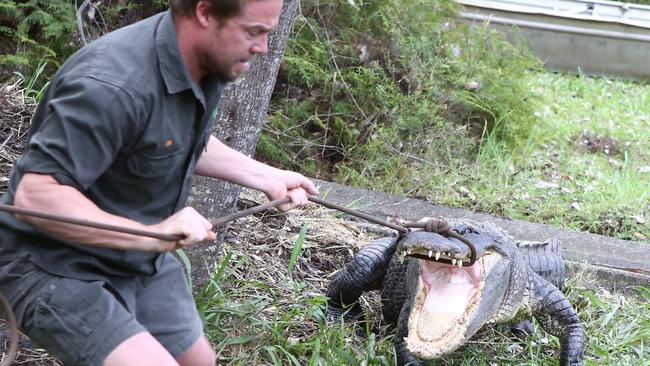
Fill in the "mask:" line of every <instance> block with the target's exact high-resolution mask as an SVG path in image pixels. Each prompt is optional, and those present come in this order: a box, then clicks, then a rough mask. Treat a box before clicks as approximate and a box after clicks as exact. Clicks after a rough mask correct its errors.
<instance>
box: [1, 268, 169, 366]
mask: <svg viewBox="0 0 650 366" xmlns="http://www.w3.org/2000/svg"><path fill="white" fill-rule="evenodd" d="M22 259H23V258H16V259H15V260H14V261H13V262H12V263H11V264H9V265H7V266H6V267H4V268H3V271H2V275H1V276H0V291H1V292H2V293H3V294H4V295H5V296H6V297H7V298H8V299H9V301H10V303H11V304H12V307H13V309H14V312H15V314H16V318H17V321H18V324H19V326H20V327H21V328H22V330H23V331H24V333H25V334H27V336H29V337H30V338H31V339H32V340H33V341H34V342H35V343H37V344H38V345H39V346H41V347H43V348H45V349H47V350H48V351H50V352H51V353H52V354H54V355H55V356H57V357H58V358H60V359H61V360H62V361H63V362H64V363H65V364H66V365H92V366H101V365H102V364H103V363H104V361H105V360H106V357H107V356H108V355H109V354H111V353H113V351H114V350H115V349H117V348H118V347H120V346H122V345H123V344H126V347H128V346H129V344H130V343H129V342H127V340H130V339H132V338H133V337H134V336H136V335H139V334H146V331H147V330H146V329H145V328H144V327H143V326H142V325H141V324H140V323H138V322H137V320H136V318H135V315H134V314H133V313H132V312H130V311H128V310H127V309H126V308H125V307H124V306H123V305H122V303H121V302H120V301H118V300H117V299H116V298H115V295H114V294H113V293H112V292H111V291H109V290H108V289H107V285H106V284H105V283H104V282H102V281H83V280H78V279H73V278H67V277H59V276H56V275H52V274H50V273H47V272H45V271H43V270H41V269H40V268H38V267H37V266H35V265H33V264H31V263H30V262H29V261H25V260H22ZM149 337H151V336H149ZM144 338H146V337H143V336H138V337H135V338H134V339H135V340H136V341H139V340H142V339H144ZM151 338H152V337H151ZM138 344H140V343H138ZM145 346H146V344H145ZM157 346H158V349H162V351H163V352H157V349H156V348H155V345H152V346H150V347H143V348H142V349H137V350H136V349H135V348H129V349H132V350H133V351H132V353H131V354H130V355H128V359H132V358H134V357H139V352H141V351H144V352H147V354H149V353H155V354H159V353H160V354H165V353H167V358H168V359H170V360H171V363H170V365H174V364H175V361H174V360H173V357H171V355H169V353H168V352H166V351H164V349H163V347H162V346H160V345H159V344H158V345H157ZM118 354H119V353H118ZM147 357H150V356H147ZM130 364H132V365H139V364H141V363H130ZM153 364H155V363H152V365H153ZM160 364H163V365H164V363H160ZM125 365H126V364H125Z"/></svg>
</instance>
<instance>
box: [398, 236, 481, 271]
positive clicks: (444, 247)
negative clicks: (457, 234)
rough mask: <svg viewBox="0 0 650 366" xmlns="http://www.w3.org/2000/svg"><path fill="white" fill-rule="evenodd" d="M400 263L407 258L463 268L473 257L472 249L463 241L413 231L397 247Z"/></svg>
mask: <svg viewBox="0 0 650 366" xmlns="http://www.w3.org/2000/svg"><path fill="white" fill-rule="evenodd" d="M397 253H399V255H400V261H403V260H404V258H405V257H406V256H410V257H415V258H419V259H424V260H430V261H437V262H442V263H449V264H452V265H457V266H459V267H462V266H463V263H468V262H469V261H470V257H471V251H470V248H469V247H468V246H467V245H466V244H465V243H463V242H462V241H460V240H458V239H455V238H447V237H444V236H442V235H440V234H437V233H431V232H427V231H412V232H410V233H408V234H406V235H405V236H404V237H403V238H402V239H401V240H400V242H399V244H398V245H397Z"/></svg>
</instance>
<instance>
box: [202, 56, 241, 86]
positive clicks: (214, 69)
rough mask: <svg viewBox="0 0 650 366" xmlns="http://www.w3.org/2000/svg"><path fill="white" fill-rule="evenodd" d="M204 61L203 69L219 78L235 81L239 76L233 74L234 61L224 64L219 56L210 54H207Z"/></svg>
mask: <svg viewBox="0 0 650 366" xmlns="http://www.w3.org/2000/svg"><path fill="white" fill-rule="evenodd" d="M203 61H204V62H203V70H205V72H206V74H208V75H211V76H213V77H215V78H217V79H219V80H223V81H235V80H236V79H237V78H238V77H239V75H237V76H233V75H232V69H233V65H234V64H233V63H229V64H228V65H224V64H223V63H222V62H219V61H220V60H219V59H218V58H217V57H215V56H214V55H210V54H206V55H205V57H204V58H203Z"/></svg>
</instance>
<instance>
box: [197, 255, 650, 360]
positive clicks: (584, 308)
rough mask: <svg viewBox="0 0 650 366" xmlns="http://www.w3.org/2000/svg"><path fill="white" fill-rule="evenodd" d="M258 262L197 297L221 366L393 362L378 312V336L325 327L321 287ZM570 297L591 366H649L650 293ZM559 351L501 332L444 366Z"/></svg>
mask: <svg viewBox="0 0 650 366" xmlns="http://www.w3.org/2000/svg"><path fill="white" fill-rule="evenodd" d="M288 250H289V248H287V251H288ZM257 260H258V259H256V258H253V257H251V256H248V255H246V254H242V253H238V254H237V255H234V256H233V255H232V252H230V255H227V256H226V257H225V259H224V261H223V262H222V263H221V265H220V267H219V270H218V271H217V273H218V274H217V275H216V276H215V278H214V281H213V282H212V283H211V284H210V285H209V286H208V287H207V288H206V289H204V291H202V292H201V294H200V295H199V297H198V303H199V308H200V311H201V312H202V314H203V316H204V317H205V324H206V332H207V333H208V335H209V338H210V340H211V341H212V342H213V344H214V345H215V348H216V351H217V354H218V355H219V364H220V365H394V364H395V360H394V351H393V346H392V339H393V334H392V333H391V331H390V330H389V329H386V328H385V327H382V326H380V325H378V319H377V317H378V311H379V310H378V309H372V308H371V309H370V310H369V319H370V320H371V322H372V323H371V326H369V328H378V332H377V333H372V332H371V333H370V336H368V337H363V336H360V335H359V334H358V333H357V332H356V329H353V327H351V326H349V325H343V324H334V325H328V324H325V321H324V311H325V310H324V306H325V301H326V298H325V297H324V296H323V293H324V292H323V288H322V287H323V285H324V284H323V282H322V281H314V280H313V279H312V280H310V279H308V278H302V279H296V280H291V279H289V278H286V279H282V278H276V279H275V280H271V281H268V280H266V279H264V277H265V276H264V274H263V273H262V272H261V271H258V270H256V266H259V265H260V264H259V263H258V262H257ZM566 292H567V296H568V298H569V300H570V301H571V302H572V303H573V304H574V306H575V307H576V308H577V309H578V311H579V315H580V317H581V319H582V321H583V323H584V325H585V328H586V333H587V336H588V343H587V348H586V350H585V359H586V363H585V364H586V365H617V366H624V365H635V366H636V365H650V361H649V360H650V290H648V289H639V291H638V297H625V296H623V295H621V294H615V293H614V294H612V293H609V292H607V291H604V290H601V291H598V292H594V291H590V290H586V289H580V288H577V287H571V285H570V287H569V290H568V291H566ZM368 302H369V303H373V300H372V299H370V300H369V301H368ZM538 332H540V331H538ZM558 347H559V345H558V341H557V339H556V338H554V337H552V336H548V335H546V334H543V333H538V334H537V335H535V336H531V337H529V338H528V339H527V340H525V341H523V342H518V341H516V340H514V339H512V338H510V337H509V336H508V335H507V334H505V333H504V330H503V329H502V328H499V327H497V328H491V329H490V330H488V331H486V332H484V333H483V334H482V335H481V336H480V337H479V338H477V339H475V340H472V341H470V342H469V343H468V344H467V345H466V346H465V347H463V348H462V349H461V350H459V351H457V352H456V353H455V354H453V355H452V356H449V357H446V358H445V359H444V361H445V363H444V364H448V365H478V366H483V365H485V366H492V365H496V364H498V365H557V362H558V361H557V355H556V353H557V351H558Z"/></svg>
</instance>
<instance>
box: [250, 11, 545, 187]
mask: <svg viewBox="0 0 650 366" xmlns="http://www.w3.org/2000/svg"><path fill="white" fill-rule="evenodd" d="M456 6H457V5H456V3H455V2H453V1H450V0H443V1H433V0H408V1H393V0H381V1H374V2H369V3H363V4H357V3H356V2H349V1H344V0H339V1H333V2H327V3H321V2H313V1H307V2H304V3H303V4H302V11H303V12H302V14H301V15H300V16H299V17H298V19H297V21H296V24H295V26H294V33H293V35H292V37H291V38H290V40H289V43H288V47H287V50H286V53H285V62H284V64H283V68H282V74H281V76H280V83H278V88H277V93H276V95H275V98H274V103H275V104H276V106H277V107H278V112H277V113H279V114H281V117H279V116H277V115H276V117H275V118H273V120H272V121H271V123H270V124H269V125H268V126H267V131H266V132H265V134H266V135H267V136H270V137H272V138H273V139H276V140H279V141H281V142H280V143H276V144H275V145H274V147H275V149H273V150H272V149H269V144H268V143H267V142H264V138H262V140H263V144H262V147H261V148H258V151H257V153H258V155H259V156H260V157H261V158H263V159H265V160H267V161H274V162H276V163H280V164H286V162H287V161H291V163H290V164H289V165H287V166H289V167H291V168H296V167H298V168H300V169H301V170H302V169H303V163H302V162H303V161H305V162H309V163H307V164H306V165H310V166H313V165H314V164H313V162H314V161H316V162H317V166H319V167H320V168H319V169H317V170H316V171H314V170H313V169H309V170H307V169H305V170H302V171H303V172H306V173H308V174H311V175H314V173H316V174H315V175H317V176H320V177H322V178H326V179H331V178H332V177H336V178H337V179H338V180H339V181H341V182H344V183H351V184H358V185H365V184H364V183H363V182H369V181H373V180H376V179H377V178H382V177H396V176H397V177H401V178H403V179H402V182H398V181H397V180H395V179H392V180H391V181H390V182H388V181H386V182H387V183H386V184H387V186H383V187H382V186H380V187H377V186H376V185H374V187H375V188H380V189H386V190H389V191H392V192H395V193H404V192H408V191H410V190H412V189H414V187H413V185H412V184H410V182H413V181H414V177H413V176H412V174H411V173H410V172H409V168H411V165H421V164H427V165H433V166H437V167H438V168H439V169H443V170H444V169H446V168H445V166H448V165H450V164H455V163H454V162H453V161H452V159H458V158H459V159H461V161H465V160H468V159H472V158H473V154H474V152H475V151H476V150H475V146H473V144H468V143H467V142H466V137H467V136H468V135H469V136H475V137H476V138H481V136H483V137H485V134H494V136H495V137H496V138H497V139H498V140H499V141H500V142H501V143H505V144H510V145H516V144H518V143H520V142H521V141H524V140H525V139H526V136H527V132H528V131H529V130H530V126H531V125H533V124H534V123H536V118H535V117H534V116H533V110H532V107H531V106H530V103H529V101H530V99H532V96H531V95H530V93H528V91H527V88H526V85H525V84H524V78H523V74H524V73H525V72H526V70H527V69H530V68H537V67H538V62H537V61H536V60H535V59H534V58H533V57H531V56H530V55H529V54H527V53H526V52H523V51H519V50H518V49H516V48H514V47H512V46H510V45H509V44H508V43H506V42H505V41H504V40H503V39H502V38H501V37H500V36H499V35H498V34H496V33H494V32H490V31H488V30H486V29H472V28H467V27H466V26H465V25H464V24H462V23H460V22H458V21H457V20H456V19H455V12H456ZM404 19H408V21H402V20H404ZM468 85H470V87H468ZM471 85H478V87H472V86H471ZM279 150H283V152H282V153H280V152H279ZM405 157H406V159H405ZM408 157H418V158H416V159H415V160H414V161H411V162H408V160H413V159H409V158H408ZM278 158H279V160H276V159H278ZM404 160H406V161H407V163H406V164H405V163H404ZM423 162H424V163H423ZM377 181H381V179H379V180H377ZM404 182H406V183H404Z"/></svg>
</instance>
